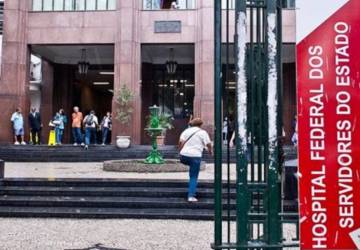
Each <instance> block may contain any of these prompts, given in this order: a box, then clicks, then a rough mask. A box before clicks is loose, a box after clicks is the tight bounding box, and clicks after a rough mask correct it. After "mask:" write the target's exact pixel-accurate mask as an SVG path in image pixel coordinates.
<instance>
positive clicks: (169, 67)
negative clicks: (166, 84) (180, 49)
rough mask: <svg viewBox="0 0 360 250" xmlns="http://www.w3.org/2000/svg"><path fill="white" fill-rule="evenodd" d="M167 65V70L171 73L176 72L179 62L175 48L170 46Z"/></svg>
mask: <svg viewBox="0 0 360 250" xmlns="http://www.w3.org/2000/svg"><path fill="white" fill-rule="evenodd" d="M165 65H166V71H167V73H168V74H169V75H174V74H175V73H176V69H177V66H178V63H177V62H176V61H175V60H174V48H170V51H169V60H168V61H166V63H165Z"/></svg>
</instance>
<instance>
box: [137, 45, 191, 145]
mask: <svg viewBox="0 0 360 250" xmlns="http://www.w3.org/2000/svg"><path fill="white" fill-rule="evenodd" d="M141 51H142V103H143V106H142V110H143V112H142V114H143V117H142V125H143V126H142V127H143V128H145V126H146V121H147V116H148V114H149V111H148V108H149V106H152V105H157V106H159V107H160V110H161V112H164V113H168V114H171V115H172V116H173V118H174V120H173V126H174V128H173V129H171V130H168V131H167V132H166V135H165V144H166V145H175V144H177V142H178V139H179V136H180V133H181V132H182V131H183V130H184V129H185V128H186V127H187V124H188V122H189V118H190V116H191V115H192V113H193V102H194V95H195V77H194V76H195V74H194V70H195V68H194V45H192V44H186V45H168V44H164V45H143V46H142V50H141ZM170 64H171V65H170ZM173 64H176V66H174V65H173ZM149 142H150V138H149V137H148V136H147V135H146V133H145V132H144V130H143V133H142V143H143V144H148V143H149Z"/></svg>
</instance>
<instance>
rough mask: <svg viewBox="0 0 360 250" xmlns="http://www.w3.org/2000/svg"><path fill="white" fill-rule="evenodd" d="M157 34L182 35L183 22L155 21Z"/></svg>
mask: <svg viewBox="0 0 360 250" xmlns="http://www.w3.org/2000/svg"><path fill="white" fill-rule="evenodd" d="M154 31H155V33H181V21H155V25H154Z"/></svg>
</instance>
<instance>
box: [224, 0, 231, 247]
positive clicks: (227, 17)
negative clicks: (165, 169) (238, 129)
mask: <svg viewBox="0 0 360 250" xmlns="http://www.w3.org/2000/svg"><path fill="white" fill-rule="evenodd" d="M229 4H230V0H226V68H225V81H224V82H225V88H224V93H223V94H224V107H226V112H225V114H226V117H227V131H226V135H225V136H227V138H225V141H226V161H227V162H226V163H227V242H228V243H230V241H231V217H230V209H231V205H230V203H231V197H230V144H229V138H231V137H232V135H229V129H230V124H229V122H230V117H229V104H230V103H229V90H228V82H229V64H230V62H229V60H230V49H229V46H230V43H229V41H230V34H229V21H230V20H229V19H230V17H229V9H230V5H229Z"/></svg>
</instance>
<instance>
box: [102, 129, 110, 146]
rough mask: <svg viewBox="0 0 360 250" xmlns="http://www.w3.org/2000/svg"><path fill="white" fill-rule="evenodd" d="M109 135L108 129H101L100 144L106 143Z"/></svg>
mask: <svg viewBox="0 0 360 250" xmlns="http://www.w3.org/2000/svg"><path fill="white" fill-rule="evenodd" d="M108 133H109V128H103V129H102V143H104V144H105V143H106V139H107V136H108Z"/></svg>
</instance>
